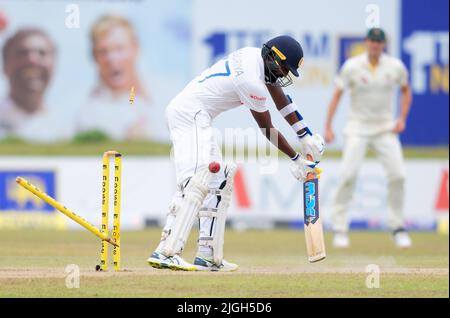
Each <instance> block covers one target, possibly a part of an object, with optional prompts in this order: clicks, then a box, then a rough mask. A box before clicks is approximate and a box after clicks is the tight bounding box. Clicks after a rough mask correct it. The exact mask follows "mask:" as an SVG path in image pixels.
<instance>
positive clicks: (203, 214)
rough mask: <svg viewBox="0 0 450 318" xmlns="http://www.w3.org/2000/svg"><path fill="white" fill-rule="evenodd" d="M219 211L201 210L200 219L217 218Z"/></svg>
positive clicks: (212, 209) (211, 209)
mask: <svg viewBox="0 0 450 318" xmlns="http://www.w3.org/2000/svg"><path fill="white" fill-rule="evenodd" d="M218 211H219V210H218V209H214V208H209V209H206V208H204V209H201V210H200V212H199V213H198V216H199V217H210V218H215V217H217V212H218Z"/></svg>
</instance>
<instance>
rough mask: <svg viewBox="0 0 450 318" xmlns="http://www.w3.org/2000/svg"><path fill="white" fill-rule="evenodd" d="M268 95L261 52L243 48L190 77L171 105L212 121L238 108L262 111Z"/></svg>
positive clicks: (264, 108) (256, 49) (251, 48)
mask: <svg viewBox="0 0 450 318" xmlns="http://www.w3.org/2000/svg"><path fill="white" fill-rule="evenodd" d="M268 94H269V92H268V90H267V87H266V85H265V80H264V62H263V59H262V57H261V49H259V48H253V47H246V48H242V49H240V50H237V51H235V52H232V53H231V54H230V55H228V56H227V57H226V58H224V59H222V60H220V61H218V62H217V63H216V64H214V65H213V66H211V67H210V68H208V69H206V70H205V71H204V72H202V73H201V74H200V75H199V76H197V77H196V78H194V79H193V80H192V81H191V82H190V83H189V84H188V85H187V86H186V87H185V88H184V90H183V91H182V92H181V93H180V94H178V95H177V96H176V97H175V100H178V101H179V102H175V103H172V104H173V105H175V106H174V107H177V108H179V109H178V110H179V111H184V112H195V111H196V110H198V109H201V110H204V111H206V112H207V113H208V114H209V116H210V117H211V119H214V118H215V117H216V116H217V115H219V114H220V113H222V112H224V111H227V110H230V109H233V108H235V107H239V106H241V105H245V106H246V107H248V108H249V109H251V110H254V111H257V112H265V111H267V106H266V104H267V98H268ZM182 101H184V102H182ZM186 101H190V102H189V103H187V102H186ZM188 108H193V109H188ZM194 108H195V109H194Z"/></svg>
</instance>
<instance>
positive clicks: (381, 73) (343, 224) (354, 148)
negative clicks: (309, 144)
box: [325, 28, 412, 248]
mask: <svg viewBox="0 0 450 318" xmlns="http://www.w3.org/2000/svg"><path fill="white" fill-rule="evenodd" d="M385 44H386V36H385V33H384V31H383V30H381V29H379V28H373V29H370V30H369V31H368V34H367V37H366V45H367V52H366V53H364V54H361V55H359V56H356V57H353V58H350V59H348V60H347V61H346V62H345V63H344V65H343V66H342V68H341V70H340V73H339V75H338V76H337V79H336V89H335V92H334V95H333V97H332V100H331V102H330V105H329V109H328V116H327V121H326V132H325V141H326V142H327V143H331V142H333V140H334V138H335V135H334V132H333V128H332V121H333V117H334V114H335V112H336V109H337V106H338V103H339V100H340V99H341V96H342V94H343V92H344V90H345V89H348V90H350V92H351V104H350V111H349V116H348V121H347V123H346V126H345V130H344V134H345V144H344V149H343V158H342V172H341V173H342V175H341V177H340V178H339V180H340V183H339V185H338V188H337V193H336V198H335V202H334V209H333V217H332V221H333V228H334V233H335V234H334V239H333V245H334V246H335V247H336V248H346V247H348V246H349V245H350V241H349V237H348V234H347V233H348V228H349V225H348V216H347V214H348V213H347V211H348V207H349V203H350V201H351V198H352V194H353V190H354V187H355V181H356V177H357V173H358V170H359V167H360V166H361V163H362V161H363V159H364V157H365V155H366V151H367V149H368V148H372V149H373V150H374V151H375V153H376V154H377V156H378V158H379V159H380V161H381V163H382V164H383V167H384V169H385V171H386V173H387V182H388V205H389V214H388V224H389V227H390V228H391V230H392V233H393V238H394V242H395V244H396V246H398V247H401V248H408V247H410V246H411V239H410V237H409V235H408V233H407V232H406V230H405V228H404V220H403V201H404V197H405V194H404V191H405V190H404V187H405V165H404V160H403V153H402V147H401V144H400V140H399V134H400V133H402V132H403V131H404V130H405V127H406V120H407V116H408V113H409V109H410V106H411V100H412V96H411V90H410V87H409V84H408V71H407V69H406V67H405V65H404V64H403V63H402V62H401V61H400V60H399V59H397V58H394V57H392V56H389V55H387V54H385V53H384V48H385ZM397 87H400V90H401V97H400V112H399V115H398V117H397V119H396V120H395V119H394V116H393V115H394V103H393V101H394V98H395V95H396V88H397Z"/></svg>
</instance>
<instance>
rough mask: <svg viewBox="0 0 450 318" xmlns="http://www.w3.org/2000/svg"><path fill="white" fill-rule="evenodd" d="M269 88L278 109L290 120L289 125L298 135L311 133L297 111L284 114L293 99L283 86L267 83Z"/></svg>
mask: <svg viewBox="0 0 450 318" xmlns="http://www.w3.org/2000/svg"><path fill="white" fill-rule="evenodd" d="M266 87H267V90H268V91H269V93H270V96H272V99H273V102H274V103H275V106H276V107H277V109H278V111H280V113H281V114H282V115H283V117H284V119H285V120H286V121H287V122H288V124H289V125H291V127H292V128H293V129H294V131H295V132H296V134H297V135H298V136H304V135H305V134H309V135H311V132H310V131H309V129H308V127H306V126H305V125H302V124H301V121H302V119H303V118H302V117H301V115H300V114H299V113H298V112H297V113H296V112H290V113H289V114H286V115H284V114H283V109H286V106H288V105H291V104H292V101H291V100H290V99H289V98H288V96H287V95H286V94H284V91H283V89H282V88H281V87H278V86H272V85H266Z"/></svg>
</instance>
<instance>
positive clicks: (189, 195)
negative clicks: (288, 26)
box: [148, 36, 324, 271]
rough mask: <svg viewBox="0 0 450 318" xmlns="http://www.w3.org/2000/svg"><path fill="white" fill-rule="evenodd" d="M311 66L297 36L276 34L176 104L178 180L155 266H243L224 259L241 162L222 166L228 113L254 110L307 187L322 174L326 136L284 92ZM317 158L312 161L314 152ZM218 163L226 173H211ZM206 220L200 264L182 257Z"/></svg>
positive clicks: (233, 58) (214, 71)
mask: <svg viewBox="0 0 450 318" xmlns="http://www.w3.org/2000/svg"><path fill="white" fill-rule="evenodd" d="M302 61H303V50H302V47H301V46H300V44H299V43H298V42H297V41H296V40H295V39H293V38H291V37H289V36H279V37H276V38H274V39H272V40H270V41H268V42H267V43H265V44H264V45H263V47H262V48H255V47H246V48H242V49H240V50H237V51H235V52H232V53H231V54H230V55H228V56H227V57H226V58H224V59H222V60H220V61H218V62H217V63H216V64H214V65H213V66H211V67H210V68H208V69H207V70H205V71H204V72H203V73H201V74H200V75H199V76H197V77H196V78H194V79H193V80H192V81H191V82H190V83H189V84H188V85H187V86H186V87H185V88H184V90H183V91H182V92H181V93H179V94H178V95H177V96H176V97H175V98H174V99H173V100H172V101H171V102H170V104H169V106H168V107H167V110H166V119H167V123H168V127H169V129H170V138H171V140H172V142H173V147H174V161H175V168H176V175H177V182H178V190H177V191H176V193H175V195H174V198H173V201H172V204H171V206H170V208H169V213H168V216H167V221H166V225H165V226H164V229H163V231H162V236H161V242H160V244H159V246H158V247H157V248H156V250H155V251H154V252H153V253H152V255H151V256H150V258H149V259H148V263H149V264H150V265H151V266H153V267H155V268H169V269H173V270H205V271H233V270H236V269H237V267H238V265H236V264H233V263H231V262H227V261H226V260H225V259H224V258H223V243H224V233H225V221H226V213H227V209H228V207H229V204H230V200H231V193H232V190H233V180H234V175H235V173H236V168H235V166H234V165H226V164H224V163H223V162H222V158H221V153H220V148H219V146H218V144H217V142H216V140H215V138H214V135H213V130H212V126H211V124H212V121H213V119H214V118H215V117H216V116H218V115H219V114H221V113H222V112H225V111H228V110H231V109H233V108H236V107H239V106H243V107H247V108H248V109H249V111H250V112H251V113H252V115H253V117H254V119H255V120H256V122H257V124H258V126H259V127H260V128H261V130H262V132H263V133H264V134H265V136H266V137H267V138H268V139H269V140H270V141H271V142H272V143H274V145H275V146H277V147H278V148H279V149H280V150H281V151H282V152H283V153H284V154H286V155H287V156H289V157H290V158H291V159H292V165H291V172H292V173H293V175H294V177H295V178H296V179H298V180H300V181H302V182H304V181H305V179H306V176H307V174H308V173H313V174H315V175H317V174H318V173H319V171H318V168H315V166H316V165H317V164H318V163H319V161H320V160H321V157H322V153H323V144H324V142H323V139H322V137H320V136H319V135H317V134H316V135H313V134H312V133H311V131H310V130H309V129H308V126H307V125H306V123H305V121H304V120H303V117H302V116H301V115H300V112H299V109H298V107H297V106H296V104H295V102H293V101H292V99H290V97H289V96H287V95H285V94H284V92H283V89H282V87H285V86H288V85H289V84H291V83H292V79H291V75H290V74H293V75H294V76H296V77H298V76H299V74H298V71H297V69H298V68H299V67H300V66H301V64H302ZM269 95H270V96H271V97H272V99H273V100H274V102H275V105H276V107H277V109H278V111H279V112H280V113H281V114H282V115H283V117H284V118H285V119H286V121H287V122H288V123H289V124H290V125H291V126H292V128H293V130H294V132H295V133H296V134H297V135H298V138H299V139H298V140H299V144H300V153H301V155H302V156H300V154H299V153H297V152H296V151H295V150H294V149H293V148H292V147H291V146H290V145H289V143H288V142H287V141H286V139H285V138H284V137H283V136H282V135H281V134H280V133H279V132H278V130H277V129H275V127H274V126H273V125H272V120H271V115H270V112H269V110H268V107H267V102H268V99H269ZM308 154H309V155H311V157H310V160H313V161H314V162H307V161H306V160H305V158H306V156H307V155H308ZM211 162H217V163H219V164H220V166H221V169H220V170H219V171H216V170H215V169H211V170H212V172H215V173H210V171H209V170H208V166H209V163H211ZM197 218H199V225H200V236H199V239H198V252H197V255H196V258H195V260H194V263H193V264H190V263H188V262H186V261H185V260H183V259H182V257H181V256H182V252H183V249H184V246H185V244H186V241H187V238H188V236H189V232H190V230H191V228H192V225H193V222H194V221H195V220H196V219H197Z"/></svg>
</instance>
